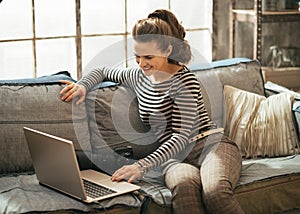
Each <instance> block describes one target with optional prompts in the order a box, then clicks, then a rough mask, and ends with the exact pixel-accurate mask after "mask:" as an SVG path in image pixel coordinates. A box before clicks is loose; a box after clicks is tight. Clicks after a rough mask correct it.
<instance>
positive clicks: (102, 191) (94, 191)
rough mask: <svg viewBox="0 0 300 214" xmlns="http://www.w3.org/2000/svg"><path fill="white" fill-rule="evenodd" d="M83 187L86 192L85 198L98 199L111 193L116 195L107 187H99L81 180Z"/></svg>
mask: <svg viewBox="0 0 300 214" xmlns="http://www.w3.org/2000/svg"><path fill="white" fill-rule="evenodd" d="M82 180H83V185H84V188H85V191H86V194H87V196H89V197H91V198H98V197H101V196H104V195H109V194H112V193H116V191H114V190H112V189H109V188H107V187H104V186H101V185H99V184H95V183H93V182H90V181H88V180H85V179H82Z"/></svg>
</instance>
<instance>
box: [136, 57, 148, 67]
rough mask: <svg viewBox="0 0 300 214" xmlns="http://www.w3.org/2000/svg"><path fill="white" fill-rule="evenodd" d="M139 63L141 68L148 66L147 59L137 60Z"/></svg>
mask: <svg viewBox="0 0 300 214" xmlns="http://www.w3.org/2000/svg"><path fill="white" fill-rule="evenodd" d="M137 63H138V65H139V66H140V67H143V66H144V65H145V64H146V61H145V59H143V58H142V57H140V58H139V59H138V60H137Z"/></svg>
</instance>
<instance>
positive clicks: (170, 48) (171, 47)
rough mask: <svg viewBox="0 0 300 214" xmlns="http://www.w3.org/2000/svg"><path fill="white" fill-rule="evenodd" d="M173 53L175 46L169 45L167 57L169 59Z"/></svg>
mask: <svg viewBox="0 0 300 214" xmlns="http://www.w3.org/2000/svg"><path fill="white" fill-rule="evenodd" d="M172 51H173V46H172V45H169V47H168V49H167V51H166V57H167V58H168V57H169V56H170V55H171V53H172Z"/></svg>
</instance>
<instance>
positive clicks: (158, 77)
mask: <svg viewBox="0 0 300 214" xmlns="http://www.w3.org/2000/svg"><path fill="white" fill-rule="evenodd" d="M132 36H133V40H134V54H135V58H136V62H137V63H138V65H139V68H126V69H121V68H118V69H117V68H106V67H103V68H101V69H95V70H93V71H91V72H90V73H89V74H88V75H86V76H85V77H83V78H82V79H81V80H79V81H78V82H77V83H71V82H68V81H62V82H63V83H65V84H67V86H66V87H65V88H64V89H63V90H62V91H61V95H62V100H64V101H71V100H72V99H73V98H75V97H78V100H77V104H80V103H82V102H83V101H84V99H85V96H86V93H87V91H88V90H89V89H91V88H92V87H93V86H94V85H96V84H98V83H99V82H102V81H103V80H110V81H114V82H119V83H120V84H122V85H125V86H127V87H129V88H131V89H132V90H133V91H134V92H135V93H136V96H137V100H138V105H139V114H140V117H141V119H142V121H143V122H144V123H145V124H147V125H149V126H151V129H152V130H153V131H154V133H155V135H156V137H157V139H158V141H159V142H160V144H161V146H160V147H158V148H157V149H156V150H155V151H154V152H153V153H151V154H149V155H148V156H146V157H145V158H143V159H141V160H138V161H136V162H135V163H134V164H132V165H125V166H123V167H122V168H120V169H118V170H117V171H116V172H115V173H114V174H113V175H112V180H113V181H120V180H123V179H128V182H132V181H133V180H135V179H137V178H139V177H142V176H143V175H144V173H147V172H148V171H149V170H151V169H154V168H156V167H159V166H163V167H164V169H165V170H164V172H165V182H166V185H167V186H168V187H169V188H170V189H171V191H172V193H173V202H172V204H173V211H174V213H187V212H188V213H205V212H207V211H208V212H211V213H226V214H227V213H234V214H237V213H243V211H242V210H241V208H240V206H239V204H238V202H237V201H236V200H235V199H234V198H233V189H234V188H235V186H236V184H237V182H238V179H239V176H240V170H241V157H240V153H239V150H238V148H237V146H236V145H235V144H234V143H233V142H232V141H230V140H229V139H227V138H226V137H225V136H223V133H222V132H221V131H220V129H217V128H216V126H215V125H214V123H213V122H212V121H211V119H210V118H209V116H208V113H207V110H206V108H205V106H204V102H203V97H202V94H201V89H200V84H199V82H198V80H197V77H196V76H195V75H194V74H193V73H192V72H191V71H189V69H188V68H187V67H186V66H185V64H187V63H188V62H189V61H190V60H191V57H192V56H191V50H190V46H189V44H188V42H187V41H186V40H185V30H184V28H183V26H182V25H181V24H180V23H179V22H178V20H177V18H176V17H175V15H174V14H173V13H171V12H170V11H167V10H156V11H154V12H153V13H151V14H149V16H148V18H146V19H142V20H139V21H138V22H137V23H136V24H135V26H134V27H133V30H132ZM199 134H203V135H204V137H202V135H199ZM195 136H198V137H199V139H198V138H195ZM207 140H209V146H205V149H204V144H205V142H206V141H207ZM191 145H192V146H193V148H192V151H191V152H189V153H188V154H187V155H186V156H184V155H182V154H185V152H186V148H189V147H190V146H191ZM180 155H181V157H182V156H183V158H182V160H183V161H181V159H180V158H179V157H180Z"/></svg>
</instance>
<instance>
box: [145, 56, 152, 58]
mask: <svg viewBox="0 0 300 214" xmlns="http://www.w3.org/2000/svg"><path fill="white" fill-rule="evenodd" d="M145 58H146V59H153V56H145Z"/></svg>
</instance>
